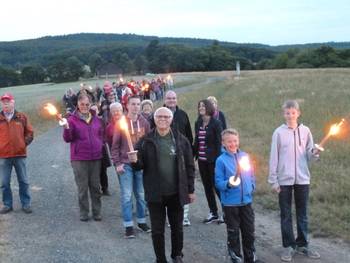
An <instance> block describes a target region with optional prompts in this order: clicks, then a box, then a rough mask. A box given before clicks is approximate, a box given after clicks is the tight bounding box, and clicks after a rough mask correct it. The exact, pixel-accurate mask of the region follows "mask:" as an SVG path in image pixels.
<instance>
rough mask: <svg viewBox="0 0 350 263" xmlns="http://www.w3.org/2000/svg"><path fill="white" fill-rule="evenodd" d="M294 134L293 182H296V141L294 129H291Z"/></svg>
mask: <svg viewBox="0 0 350 263" xmlns="http://www.w3.org/2000/svg"><path fill="white" fill-rule="evenodd" d="M293 134H294V184H296V182H297V143H296V138H295V136H296V134H295V130H294V131H293Z"/></svg>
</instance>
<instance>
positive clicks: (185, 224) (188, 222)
mask: <svg viewBox="0 0 350 263" xmlns="http://www.w3.org/2000/svg"><path fill="white" fill-rule="evenodd" d="M182 225H183V226H190V225H191V222H190V220H189V219H188V218H184V220H183V222H182Z"/></svg>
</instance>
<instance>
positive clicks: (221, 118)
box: [207, 96, 227, 130]
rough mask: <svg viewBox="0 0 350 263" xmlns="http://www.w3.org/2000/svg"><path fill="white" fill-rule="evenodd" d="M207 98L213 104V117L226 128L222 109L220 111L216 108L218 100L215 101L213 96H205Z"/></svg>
mask: <svg viewBox="0 0 350 263" xmlns="http://www.w3.org/2000/svg"><path fill="white" fill-rule="evenodd" d="M207 100H209V101H210V102H211V103H212V104H213V106H214V109H215V112H214V115H213V117H214V118H215V119H217V120H219V121H221V125H222V129H223V130H226V128H227V124H226V118H225V115H224V113H223V112H222V111H220V110H219V108H218V101H217V99H216V98H215V97H214V96H209V97H208V98H207Z"/></svg>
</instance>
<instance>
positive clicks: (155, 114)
mask: <svg viewBox="0 0 350 263" xmlns="http://www.w3.org/2000/svg"><path fill="white" fill-rule="evenodd" d="M160 110H165V111H166V112H167V113H168V114H169V115H170V116H171V119H173V117H174V116H173V112H172V111H171V110H170V109H168V108H167V107H160V108H158V109H156V111H155V112H154V117H156V116H157V115H158V112H159V111H160Z"/></svg>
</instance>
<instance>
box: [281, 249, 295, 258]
mask: <svg viewBox="0 0 350 263" xmlns="http://www.w3.org/2000/svg"><path fill="white" fill-rule="evenodd" d="M294 254H295V250H294V248H292V247H285V248H283V252H282V254H281V260H282V261H285V262H290V261H292V258H293V256H294Z"/></svg>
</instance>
